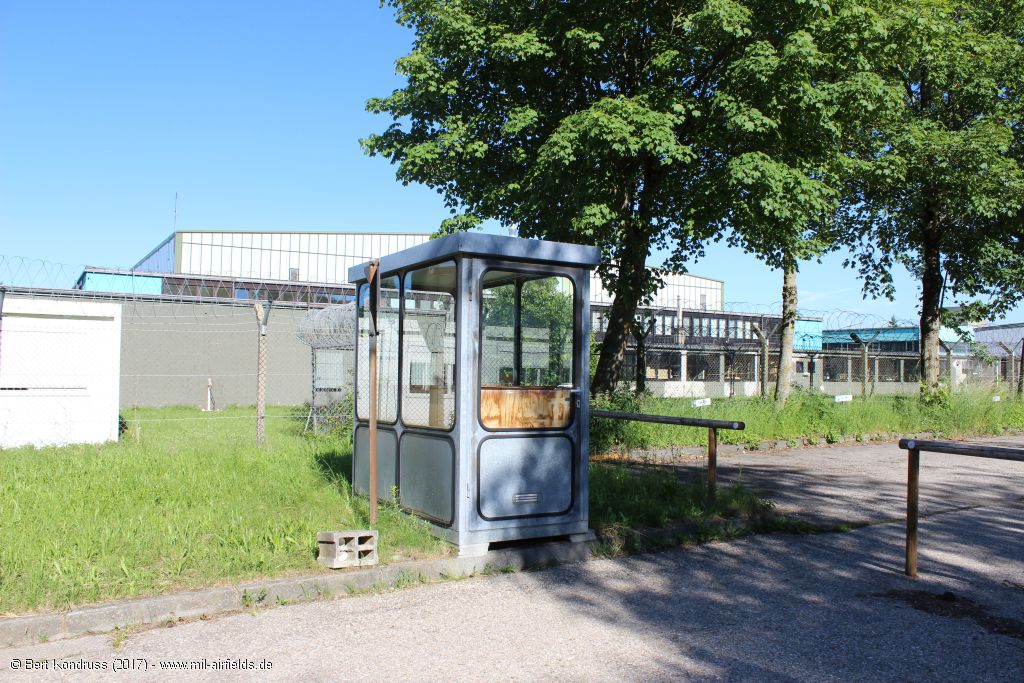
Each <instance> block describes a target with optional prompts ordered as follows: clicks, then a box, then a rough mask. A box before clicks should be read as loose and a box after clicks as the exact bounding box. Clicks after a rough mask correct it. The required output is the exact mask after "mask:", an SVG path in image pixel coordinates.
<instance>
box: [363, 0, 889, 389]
mask: <svg viewBox="0 0 1024 683" xmlns="http://www.w3.org/2000/svg"><path fill="white" fill-rule="evenodd" d="M385 4H387V5H388V6H390V7H391V8H393V9H394V11H395V14H396V18H397V20H398V22H399V23H400V24H402V25H404V26H406V27H408V28H410V29H412V30H413V31H414V33H415V38H414V43H413V47H412V51H411V52H410V54H408V55H407V56H405V57H402V58H400V59H399V60H398V61H397V63H396V64H397V70H398V73H399V74H401V75H402V76H404V77H405V79H406V82H405V84H404V87H402V88H400V89H398V90H396V91H394V92H393V93H392V94H391V95H390V96H387V97H383V98H375V99H371V100H370V101H369V102H368V104H367V107H368V109H369V110H370V111H371V112H374V113H380V114H385V115H387V116H388V117H390V119H391V120H392V121H393V123H392V124H391V125H389V126H388V128H387V129H386V130H384V131H383V132H381V133H379V134H376V135H371V136H369V137H368V138H366V139H365V140H363V142H362V144H363V147H364V149H365V150H366V152H367V153H369V154H371V155H379V156H383V157H385V158H387V159H389V160H390V161H392V162H393V163H395V164H396V165H397V171H396V173H397V177H398V179H399V180H400V181H402V182H403V183H411V182H417V183H423V184H425V185H427V186H429V187H433V188H435V189H436V190H437V191H438V192H439V193H441V194H442V195H443V196H444V198H445V201H446V203H447V204H448V206H449V207H450V208H451V210H452V212H453V214H454V215H455V216H456V218H455V222H453V223H448V224H447V226H448V227H453V226H454V227H459V226H461V225H466V224H470V225H473V224H476V222H477V221H479V220H480V219H485V218H486V219H495V220H497V221H498V222H499V223H501V224H502V225H505V226H511V225H516V226H518V228H519V231H520V234H522V235H523V236H526V237H545V238H548V239H556V240H562V241H568V242H576V243H585V244H593V245H596V246H598V247H600V248H601V250H602V257H603V262H604V265H602V267H601V268H600V270H599V272H600V274H601V276H602V278H603V280H604V283H605V285H606V287H607V288H608V289H609V291H611V292H612V293H613V294H614V296H615V302H616V305H613V307H612V312H611V316H612V320H611V323H610V325H609V334H608V336H607V337H606V344H605V347H604V348H603V349H602V356H601V358H600V359H599V367H600V368H601V372H600V373H599V374H598V376H597V377H596V378H595V384H594V386H595V388H596V389H599V390H605V389H608V388H610V387H611V386H612V385H613V384H614V383H615V382H616V381H617V379H618V372H619V366H618V364H617V363H616V362H615V361H614V359H615V358H617V357H618V354H619V353H620V352H621V350H622V349H623V348H624V344H625V343H626V340H627V339H628V337H629V335H630V331H631V328H632V325H633V321H634V318H635V315H634V313H635V310H636V306H637V304H638V303H642V302H643V301H644V300H645V299H646V298H648V297H649V296H650V294H651V293H652V292H653V291H654V289H655V288H656V287H657V286H658V284H659V272H658V271H655V270H654V269H651V268H650V267H648V265H647V257H648V256H649V254H650V253H651V251H652V250H653V249H662V248H665V249H668V250H669V251H670V252H671V253H672V258H671V259H670V261H669V267H670V268H671V269H672V270H675V271H682V270H685V268H686V264H687V263H688V262H689V260H691V259H692V258H694V257H696V256H699V255H700V254H701V253H702V249H703V245H704V244H705V242H706V241H707V240H709V239H712V238H721V237H722V236H723V235H725V234H728V235H729V239H730V240H732V241H733V242H734V243H735V244H738V245H740V246H742V247H743V248H745V249H748V250H750V251H752V252H754V253H756V254H758V255H759V256H761V257H762V258H764V259H765V260H766V261H767V262H768V263H769V264H770V265H786V266H791V265H792V264H793V263H794V260H795V259H800V258H806V257H809V256H814V255H816V254H819V253H821V252H822V251H823V250H825V249H827V248H829V246H830V245H831V244H832V243H833V240H832V239H831V237H830V235H829V234H826V232H824V231H825V228H826V227H829V225H830V223H829V220H830V218H831V217H832V216H833V215H834V213H835V208H836V205H837V202H838V197H837V194H836V187H837V182H838V181H837V179H838V178H840V177H844V174H846V173H848V172H849V170H850V168H854V167H856V164H855V159H857V158H858V156H857V151H858V149H857V148H855V147H854V146H852V145H850V144H847V138H848V137H849V133H850V130H851V129H854V128H855V127H856V124H857V123H858V122H859V121H860V120H861V118H863V115H864V114H865V112H870V111H872V110H873V109H875V108H877V106H878V104H877V103H878V101H879V100H880V99H881V98H883V97H884V95H885V90H884V88H883V87H882V85H881V83H880V79H878V78H876V77H874V76H873V75H872V74H871V72H870V71H868V70H867V67H866V62H867V57H866V55H867V53H869V52H871V51H876V50H878V49H879V45H880V41H881V40H882V38H884V32H883V31H882V30H881V28H880V26H879V23H880V22H879V20H878V18H877V16H876V15H875V14H874V13H873V12H872V11H871V9H870V7H869V5H868V0H838V1H837V2H831V3H826V2H820V1H818V0H813V1H810V2H801V3H791V2H780V1H779V0H732V1H730V2H708V1H707V0H684V1H683V2H668V1H667V0H658V1H655V2H645V3H622V2H610V1H608V0H594V1H592V2H587V3H565V2H557V1H555V0H540V1H539V2H524V0H459V1H458V2H451V1H447V0H386V2H385Z"/></svg>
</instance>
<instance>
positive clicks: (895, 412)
mask: <svg viewBox="0 0 1024 683" xmlns="http://www.w3.org/2000/svg"><path fill="white" fill-rule="evenodd" d="M639 408H640V409H641V411H642V412H647V413H654V414H658V415H674V416H678V417H705V418H710V419H718V420H740V421H743V422H745V423H746V429H745V430H744V431H731V430H721V431H720V432H719V440H720V442H722V443H732V444H744V445H747V446H750V447H753V448H757V447H758V446H759V444H760V442H761V441H765V440H790V441H800V440H802V439H805V438H809V439H814V440H817V441H825V442H827V443H835V442H837V441H839V440H841V439H844V438H854V439H858V440H862V439H866V438H869V437H870V436H872V435H876V434H911V433H921V432H930V433H933V434H935V435H936V437H937V438H964V437H970V436H979V435H985V434H1000V433H1002V432H1004V431H1005V430H1007V429H1020V428H1024V401H1021V400H1017V399H1008V398H1007V397H1006V396H1005V395H1004V396H1003V400H1001V401H998V402H993V401H992V394H991V393H987V392H981V391H975V392H968V391H964V392H958V393H955V394H952V395H951V396H950V397H949V399H948V401H947V402H946V403H944V404H928V403H925V402H924V401H922V400H920V399H919V398H918V397H917V396H916V395H895V396H872V397H868V398H867V399H863V398H861V397H859V396H857V397H855V398H854V400H853V401H852V402H850V403H836V402H835V401H834V400H833V399H832V397H831V396H827V395H823V394H818V393H810V392H804V391H796V392H794V393H793V395H792V396H791V398H790V400H789V401H788V402H787V403H786V405H785V406H784V407H783V408H781V409H780V408H777V407H776V406H775V403H774V402H772V401H762V400H760V399H756V398H734V399H729V400H722V401H715V402H713V403H712V404H711V405H710V406H707V407H704V408H693V407H692V406H691V401H690V399H675V398H653V397H646V398H643V399H641V400H640V401H639ZM621 433H622V434H624V435H625V438H623V439H620V441H622V442H624V443H621V444H620V445H621V446H625V447H626V448H664V447H670V446H696V445H702V444H706V443H707V430H706V429H700V428H694V427H672V426H668V425H659V424H649V423H633V424H632V425H631V426H630V427H629V429H628V431H624V432H621Z"/></svg>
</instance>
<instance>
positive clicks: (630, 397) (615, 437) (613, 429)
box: [590, 389, 650, 453]
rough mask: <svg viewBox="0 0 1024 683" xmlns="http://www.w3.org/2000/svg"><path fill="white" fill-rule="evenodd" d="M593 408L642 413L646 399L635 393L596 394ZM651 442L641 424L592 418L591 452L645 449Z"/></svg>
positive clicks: (591, 402) (621, 390)
mask: <svg viewBox="0 0 1024 683" xmlns="http://www.w3.org/2000/svg"><path fill="white" fill-rule="evenodd" d="M590 407H591V409H598V410H621V411H623V412H632V413H639V412H643V407H644V400H643V398H642V397H640V396H637V395H636V394H634V393H633V392H632V391H629V390H626V389H617V390H615V391H613V392H609V393H602V394H597V395H595V396H594V397H593V398H592V399H591V401H590ZM649 443H650V437H649V435H648V432H647V431H645V430H644V429H643V428H642V427H641V423H639V422H631V421H629V420H609V419H605V418H599V417H593V416H592V417H591V418H590V452H591V453H607V452H609V451H612V450H614V449H616V448H620V447H621V448H625V447H630V448H644V447H646V446H647V445H648V444H649Z"/></svg>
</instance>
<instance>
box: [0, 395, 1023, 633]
mask: <svg viewBox="0 0 1024 683" xmlns="http://www.w3.org/2000/svg"><path fill="white" fill-rule="evenodd" d="M642 409H643V410H644V411H646V412H652V413H660V414H666V415H690V416H703V417H712V418H719V419H730V420H736V419H739V420H744V421H745V422H746V423H747V430H746V431H744V432H729V431H723V432H721V435H720V438H721V440H722V441H723V442H726V443H747V444H751V445H756V444H758V443H759V442H760V441H761V440H764V439H775V440H778V439H794V440H795V439H800V438H804V437H810V438H817V439H824V440H827V441H834V440H838V439H839V438H840V437H842V436H855V437H861V438H863V437H864V436H866V435H869V434H873V433H878V432H886V433H894V432H896V433H911V432H923V431H927V432H933V433H935V434H937V435H939V436H950V437H952V436H969V435H976V434H991V433H999V432H1001V431H1002V430H1004V429H1007V428H1019V427H1024V403H1022V402H1021V401H1017V400H1003V401H1000V402H998V403H993V402H992V401H991V397H990V396H987V395H984V394H967V393H959V394H954V395H953V396H952V397H950V399H949V402H948V404H947V405H945V406H932V405H926V404H924V403H922V402H921V401H919V400H918V399H917V398H916V397H914V396H909V397H908V396H893V397H875V398H871V399H868V400H860V399H857V400H855V401H854V402H853V403H848V404H836V403H834V402H832V401H831V399H830V398H829V397H825V396H819V395H813V394H806V393H802V392H798V393H796V394H795V395H794V396H793V398H792V399H791V401H790V402H789V403H788V404H787V405H786V407H785V408H783V409H781V410H779V409H776V407H775V406H774V404H772V403H769V402H762V401H758V400H756V399H735V400H731V401H718V402H716V403H714V404H713V405H712V406H710V407H708V408H700V409H694V408H692V407H690V402H689V401H688V400H678V399H675V400H673V399H653V398H647V399H643V400H642ZM268 413H269V414H268V420H267V435H268V441H269V445H268V446H266V447H258V446H256V445H255V443H254V427H253V411H252V409H251V408H229V409H227V410H224V411H221V412H217V413H202V412H200V411H198V410H196V409H194V408H165V409H139V410H133V411H130V412H129V413H127V414H126V415H125V417H126V418H128V420H129V422H130V424H129V427H128V430H127V432H126V433H125V434H123V435H122V438H121V441H120V442H119V443H111V444H104V445H100V446H68V447H63V448H40V449H35V448H19V449H9V450H2V451H0V614H11V613H19V612H25V611H31V610H38V609H53V608H57V609H61V608H67V607H70V606H75V605H80V604H85V603H90V602H96V601H99V600H104V599H111V598H122V597H131V596H138V595H146V594H157V593H167V592H172V591H176V590H182V589H189V588H197V587H202V586H209V585H214V584H218V583H225V582H237V581H242V580H247V579H252V578H257V577H269V576H275V575H282V574H288V573H295V572H309V571H320V566H319V565H318V564H317V563H316V560H315V553H316V533H317V532H318V531H322V530H327V529H345V528H356V529H358V528H367V527H368V526H369V523H368V519H367V518H368V510H367V505H366V501H365V500H364V499H362V498H358V497H355V496H353V495H352V492H351V487H350V485H349V482H348V481H347V479H346V474H347V473H348V471H349V470H350V468H351V444H350V441H349V439H348V438H347V436H346V435H344V434H343V435H341V436H338V437H330V436H328V437H319V438H307V437H304V436H303V435H302V434H301V426H302V420H301V419H296V415H295V414H294V412H293V409H290V408H271V409H269V411H268ZM624 433H626V434H628V435H629V438H630V439H631V440H633V441H643V442H644V443H643V445H647V446H653V447H664V446H669V445H699V444H703V443H705V441H706V439H707V432H706V430H703V429H692V428H690V429H687V428H681V427H667V426H664V425H650V424H638V423H634V424H633V426H631V427H630V429H629V430H627V431H625V432H624ZM633 445H634V446H636V445H637V444H633ZM590 504H591V510H590V517H591V525H592V526H593V527H594V528H595V529H598V530H599V531H600V532H602V535H603V536H604V537H605V538H612V539H614V537H615V536H616V534H617V533H620V532H622V531H623V530H632V529H642V528H648V527H665V526H672V525H674V524H679V523H682V524H693V525H697V526H698V527H701V528H703V529H716V528H717V529H720V530H721V531H720V532H718V531H713V532H711V534H712V535H711V537H714V535H715V534H719V535H728V534H729V533H730V532H729V528H730V527H729V526H728V525H725V526H722V525H721V524H719V525H718V526H717V527H716V524H718V523H720V522H721V521H722V520H730V519H751V518H759V519H761V521H763V520H765V519H770V518H771V515H770V514H767V515H766V514H765V513H767V512H768V511H769V509H770V505H769V504H768V503H766V502H765V501H763V500H760V499H759V498H757V497H756V496H755V495H753V494H752V493H751V492H749V491H746V490H744V489H743V488H742V487H733V488H722V489H720V491H719V495H718V498H717V500H716V501H715V502H714V503H709V502H708V501H707V499H706V494H705V492H704V487H703V486H702V485H693V484H686V483H684V482H681V481H679V480H678V479H677V478H676V477H675V476H674V475H672V474H666V473H663V472H659V471H656V470H637V469H636V468H630V467H623V466H614V465H605V464H599V463H595V464H593V465H592V466H591V480H590ZM759 516H760V517H759ZM377 528H378V529H379V530H380V532H381V533H380V548H379V552H380V556H381V561H382V562H388V561H390V560H391V559H392V558H394V557H395V556H396V555H401V556H402V557H403V558H419V557H436V556H441V555H444V554H446V553H448V552H450V549H449V547H448V546H447V545H446V544H445V543H444V542H443V541H440V540H438V539H436V538H435V537H433V536H432V535H430V533H429V532H428V529H427V526H426V524H425V523H424V522H422V521H420V520H417V519H415V518H412V517H409V516H407V515H404V514H402V513H401V512H400V511H399V510H398V509H397V507H396V506H394V505H384V506H383V507H382V509H381V510H380V515H379V523H378V525H377ZM732 528H733V529H735V528H736V527H732ZM751 528H760V527H757V526H756V523H755V525H754V527H751ZM698 536H700V534H698ZM701 537H702V538H706V537H708V536H707V535H705V536H701ZM258 598H259V596H249V599H250V600H251V601H252V602H253V604H257V603H258V602H259V600H258Z"/></svg>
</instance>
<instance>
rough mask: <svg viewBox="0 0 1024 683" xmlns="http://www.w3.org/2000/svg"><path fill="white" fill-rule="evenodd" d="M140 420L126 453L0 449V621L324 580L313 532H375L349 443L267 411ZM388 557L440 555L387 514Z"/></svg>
mask: <svg viewBox="0 0 1024 683" xmlns="http://www.w3.org/2000/svg"><path fill="white" fill-rule="evenodd" d="M252 416H253V411H252V410H251V409H244V408H233V409H228V410H225V411H222V412H218V413H201V412H199V411H198V410H195V409H190V408H175V409H150V410H137V411H132V412H131V413H129V414H126V417H127V418H129V420H136V419H137V420H139V421H138V422H131V423H130V425H129V428H128V431H127V432H126V433H125V434H123V435H122V437H121V441H120V442H119V443H111V444H105V445H101V446H69V447H64V448H40V449H34V448H20V449H10V450H3V451H0V613H9V612H14V611H24V610H31V609H37V608H55V607H56V608H63V607H67V606H71V605H76V604H81V603H85V602H92V601H96V600H101V599H106V598H115V597H125V596H134V595H140V594H146V593H160V592H166V591H171V590H175V589H181V588H190V587H196V586H202V585H210V584H212V583H217V582H224V581H234V580H240V579H245V578H247V577H255V576H266V575H274V574H282V573H287V572H294V571H310V570H315V569H317V567H318V565H317V563H316V561H315V552H316V533H317V532H318V531H323V530H328V529H347V528H367V526H368V522H367V516H368V510H367V505H366V501H365V500H364V499H362V498H358V497H355V496H353V495H352V493H351V488H350V486H349V483H348V481H347V480H346V478H345V476H343V475H344V474H345V473H346V472H348V470H349V467H350V463H351V445H350V443H349V442H348V440H347V439H344V438H331V437H326V438H319V439H312V440H310V439H306V438H304V437H302V436H301V434H300V429H301V424H302V423H301V421H296V420H294V419H290V414H289V410H288V409H283V408H278V409H273V408H272V409H269V411H268V420H267V436H268V441H269V445H268V446H266V447H264V448H261V447H257V446H256V445H255V443H254V423H253V419H252ZM378 528H379V529H380V530H381V534H380V553H381V555H382V559H383V560H385V561H386V560H388V559H390V558H391V557H393V556H394V555H395V554H396V553H402V554H403V555H406V556H433V555H439V554H443V553H445V552H447V548H446V546H445V544H444V543H443V542H441V541H439V540H437V539H435V538H433V537H432V536H430V534H429V533H428V532H427V530H426V527H425V524H424V523H423V522H420V521H417V520H416V519H414V518H411V517H408V516H406V515H403V514H401V513H400V512H399V511H398V510H396V509H395V508H393V507H385V508H384V509H383V510H382V511H381V514H380V516H379V524H378Z"/></svg>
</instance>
